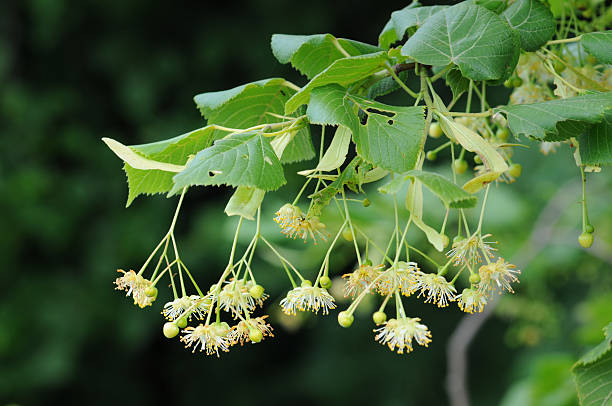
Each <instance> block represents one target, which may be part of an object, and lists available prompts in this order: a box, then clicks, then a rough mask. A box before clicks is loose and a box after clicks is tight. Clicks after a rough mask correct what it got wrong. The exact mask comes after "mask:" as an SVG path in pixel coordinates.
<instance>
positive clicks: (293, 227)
mask: <svg viewBox="0 0 612 406" xmlns="http://www.w3.org/2000/svg"><path fill="white" fill-rule="evenodd" d="M274 221H275V222H276V223H278V225H279V226H280V227H281V229H282V233H283V234H285V235H286V236H287V237H290V238H301V239H302V240H304V242H306V240H307V239H308V237H310V238H311V239H312V240H313V241H314V243H315V244H316V242H317V238H320V239H322V240H323V241H327V238H328V235H327V232H326V228H327V227H326V226H325V224H323V223H321V221H319V218H318V217H317V216H307V215H304V214H303V213H302V210H300V208H299V207H297V206H294V205H292V204H289V203H287V204H285V205H284V206H283V207H281V208H280V209H279V210H278V211H277V212H276V217H274Z"/></svg>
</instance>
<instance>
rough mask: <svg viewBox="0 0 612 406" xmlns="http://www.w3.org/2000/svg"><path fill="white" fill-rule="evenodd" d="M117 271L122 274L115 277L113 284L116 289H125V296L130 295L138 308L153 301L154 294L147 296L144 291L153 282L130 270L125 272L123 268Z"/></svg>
mask: <svg viewBox="0 0 612 406" xmlns="http://www.w3.org/2000/svg"><path fill="white" fill-rule="evenodd" d="M117 272H121V273H123V276H121V277H119V278H117V279H115V285H117V287H116V289H117V290H125V291H126V293H125V295H126V296H130V295H132V299H134V304H135V305H138V306H139V307H140V308H144V307H146V306H150V305H151V303H153V301H155V296H147V294H146V293H145V291H146V289H147V288H148V287H150V286H153V282H151V281H150V280H148V279H145V278H143V277H142V276H140V275H138V274H137V273H136V272H134V271H132V270H130V271H128V272H125V271H124V270H123V269H118V270H117Z"/></svg>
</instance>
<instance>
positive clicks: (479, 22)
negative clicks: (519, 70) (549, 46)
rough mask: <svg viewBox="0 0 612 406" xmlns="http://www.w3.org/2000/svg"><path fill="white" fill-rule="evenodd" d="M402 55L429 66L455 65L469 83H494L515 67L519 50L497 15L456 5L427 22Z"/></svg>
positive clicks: (481, 8) (408, 43) (477, 7)
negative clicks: (482, 81)
mask: <svg viewBox="0 0 612 406" xmlns="http://www.w3.org/2000/svg"><path fill="white" fill-rule="evenodd" d="M402 55H406V56H409V57H412V58H414V59H415V60H416V61H418V62H420V63H424V64H428V65H448V64H454V65H457V66H458V67H459V69H460V70H461V73H462V74H463V76H465V77H466V78H469V79H472V80H497V79H502V78H504V77H505V76H506V75H507V74H508V70H509V67H510V70H511V69H513V68H514V66H515V65H516V60H517V58H518V50H517V44H516V41H515V37H514V34H513V31H512V30H511V29H510V28H509V27H508V25H507V24H506V22H504V21H503V20H502V19H501V18H500V17H499V16H498V15H497V14H495V13H494V12H492V11H489V10H488V9H486V8H485V7H482V6H477V5H474V4H469V3H459V4H457V5H455V6H452V7H449V8H446V9H444V10H442V11H440V12H438V13H436V14H434V15H433V16H432V17H431V18H429V19H427V21H425V23H424V24H423V26H422V27H421V28H420V29H419V30H417V32H416V33H415V34H414V35H413V36H411V37H410V39H408V41H407V42H406V44H404V46H403V47H402Z"/></svg>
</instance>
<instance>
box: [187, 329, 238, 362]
mask: <svg viewBox="0 0 612 406" xmlns="http://www.w3.org/2000/svg"><path fill="white" fill-rule="evenodd" d="M183 331H184V333H185V334H184V335H183V336H182V337H181V341H182V342H184V343H185V348H189V347H191V346H193V349H192V352H196V350H197V349H198V346H200V351H204V350H206V355H212V354H216V355H217V357H218V356H219V350H221V351H225V352H228V351H229V347H230V346H231V345H232V342H231V340H230V338H229V334H225V335H222V334H219V331H218V329H216V328H215V327H214V326H212V325H210V324H209V325H203V324H200V325H198V326H197V327H186V328H185V329H184V330H183Z"/></svg>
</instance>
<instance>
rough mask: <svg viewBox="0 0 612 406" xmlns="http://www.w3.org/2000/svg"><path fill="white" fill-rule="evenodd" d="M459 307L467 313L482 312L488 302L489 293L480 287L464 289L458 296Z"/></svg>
mask: <svg viewBox="0 0 612 406" xmlns="http://www.w3.org/2000/svg"><path fill="white" fill-rule="evenodd" d="M457 304H458V305H459V308H460V309H461V310H462V311H464V312H466V313H474V312H476V313H480V312H482V310H483V309H484V307H485V305H486V304H487V295H486V294H485V293H483V292H481V291H480V290H478V289H469V288H466V289H463V292H461V294H460V295H459V296H457Z"/></svg>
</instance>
